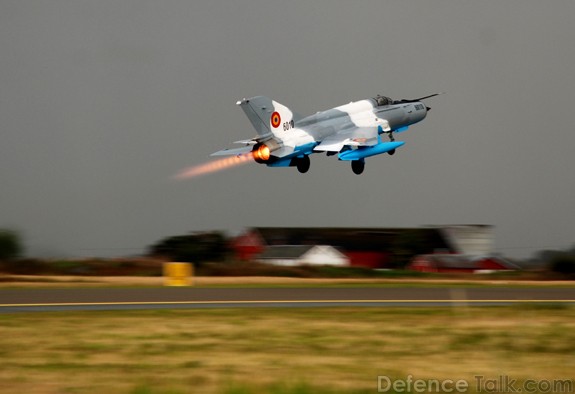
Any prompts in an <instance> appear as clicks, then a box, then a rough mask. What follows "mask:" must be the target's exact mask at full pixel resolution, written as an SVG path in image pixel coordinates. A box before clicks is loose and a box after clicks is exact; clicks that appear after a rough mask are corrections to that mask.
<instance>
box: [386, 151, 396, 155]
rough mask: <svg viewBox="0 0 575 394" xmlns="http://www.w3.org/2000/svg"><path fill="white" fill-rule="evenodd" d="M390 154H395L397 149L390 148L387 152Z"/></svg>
mask: <svg viewBox="0 0 575 394" xmlns="http://www.w3.org/2000/svg"><path fill="white" fill-rule="evenodd" d="M387 154H388V155H390V156H393V155H394V154H395V149H392V150H390V151H389V152H387Z"/></svg>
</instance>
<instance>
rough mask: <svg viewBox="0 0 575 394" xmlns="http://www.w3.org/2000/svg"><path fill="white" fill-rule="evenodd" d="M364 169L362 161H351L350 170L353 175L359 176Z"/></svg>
mask: <svg viewBox="0 0 575 394" xmlns="http://www.w3.org/2000/svg"><path fill="white" fill-rule="evenodd" d="M364 168H365V161H364V160H352V161H351V170H352V171H353V173H354V174H357V175H359V174H361V173H362V172H363V170H364Z"/></svg>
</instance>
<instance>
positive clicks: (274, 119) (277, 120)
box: [271, 112, 282, 129]
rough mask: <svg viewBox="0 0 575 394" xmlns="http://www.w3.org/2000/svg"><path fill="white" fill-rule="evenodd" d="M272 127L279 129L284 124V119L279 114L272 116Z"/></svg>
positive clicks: (275, 113)
mask: <svg viewBox="0 0 575 394" xmlns="http://www.w3.org/2000/svg"><path fill="white" fill-rule="evenodd" d="M271 122H272V127H273V128H274V129H275V128H278V127H279V126H280V123H281V122H282V118H281V116H280V114H279V113H278V112H274V113H273V114H272V116H271Z"/></svg>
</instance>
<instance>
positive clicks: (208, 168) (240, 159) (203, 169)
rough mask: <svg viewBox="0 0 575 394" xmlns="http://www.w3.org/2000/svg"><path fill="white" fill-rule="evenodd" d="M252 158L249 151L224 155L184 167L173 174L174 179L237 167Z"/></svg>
mask: <svg viewBox="0 0 575 394" xmlns="http://www.w3.org/2000/svg"><path fill="white" fill-rule="evenodd" d="M252 160H253V156H252V154H251V153H248V154H244V155H239V156H233V157H226V158H224V159H220V160H216V161H211V162H209V163H204V164H199V165H197V166H194V167H189V168H186V169H184V170H182V171H180V172H179V173H178V174H176V175H174V179H178V180H183V179H190V178H195V177H198V176H201V175H206V174H210V173H212V172H218V171H222V170H227V169H228V168H232V167H237V166H240V165H242V164H245V163H248V162H250V161H252Z"/></svg>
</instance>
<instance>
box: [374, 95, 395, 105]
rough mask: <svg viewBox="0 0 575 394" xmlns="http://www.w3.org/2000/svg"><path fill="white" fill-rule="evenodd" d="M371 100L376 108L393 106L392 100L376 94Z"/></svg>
mask: <svg viewBox="0 0 575 394" xmlns="http://www.w3.org/2000/svg"><path fill="white" fill-rule="evenodd" d="M373 100H374V101H375V103H376V104H377V106H378V107H384V106H386V105H391V104H393V100H392V99H391V98H389V97H385V96H382V95H380V94H378V95H377V96H376V97H375V98H374V99H373Z"/></svg>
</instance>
